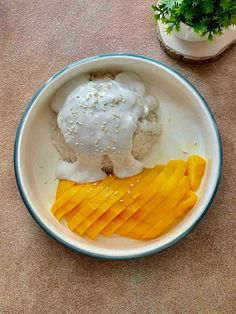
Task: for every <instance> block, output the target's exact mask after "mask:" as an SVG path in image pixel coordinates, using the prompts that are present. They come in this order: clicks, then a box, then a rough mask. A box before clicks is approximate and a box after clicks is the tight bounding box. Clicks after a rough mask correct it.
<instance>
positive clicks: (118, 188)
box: [69, 170, 147, 235]
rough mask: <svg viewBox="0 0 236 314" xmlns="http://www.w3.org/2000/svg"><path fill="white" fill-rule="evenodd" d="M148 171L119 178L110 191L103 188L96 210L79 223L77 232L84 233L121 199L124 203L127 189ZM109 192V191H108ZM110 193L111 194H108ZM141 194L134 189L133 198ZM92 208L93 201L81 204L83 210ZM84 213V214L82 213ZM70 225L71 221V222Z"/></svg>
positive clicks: (95, 206)
mask: <svg viewBox="0 0 236 314" xmlns="http://www.w3.org/2000/svg"><path fill="white" fill-rule="evenodd" d="M146 172H147V170H144V171H143V172H142V173H141V174H139V175H137V176H135V177H131V178H127V179H122V180H117V181H115V183H116V184H115V183H114V186H112V188H113V189H111V190H110V191H106V190H103V191H101V192H100V193H99V196H100V198H99V202H98V203H95V204H94V207H93V206H92V207H93V209H94V211H93V212H92V213H91V214H90V215H89V216H88V217H87V219H86V220H84V221H83V222H81V223H80V225H79V224H78V225H77V228H76V232H78V233H79V234H80V235H82V234H83V233H84V232H85V231H86V230H87V228H89V227H90V226H91V225H92V224H93V223H94V222H95V221H96V220H97V219H98V218H99V217H100V216H101V215H102V214H103V213H105V212H106V211H107V210H108V209H109V208H110V207H111V206H112V205H113V204H115V203H116V202H117V201H119V202H120V201H121V198H122V202H120V203H123V197H124V196H125V194H126V193H127V190H128V188H129V186H130V184H132V185H134V186H135V185H137V183H138V182H139V181H140V180H141V179H142V177H143V176H144V174H145V173H146ZM107 192H108V193H107ZM107 194H109V195H107ZM138 196H139V193H138V192H137V191H136V192H135V191H132V197H133V199H136V198H137V197H138ZM89 208H91V203H90V204H89V203H88V202H86V203H85V204H84V205H83V207H82V206H81V211H83V210H85V211H86V210H89ZM82 215H83V214H82ZM69 225H70V223H69Z"/></svg>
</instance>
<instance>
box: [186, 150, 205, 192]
mask: <svg viewBox="0 0 236 314" xmlns="http://www.w3.org/2000/svg"><path fill="white" fill-rule="evenodd" d="M205 167H206V161H205V160H204V159H203V158H202V157H200V156H198V155H193V156H190V157H189V158H188V172H187V173H188V176H189V181H190V185H191V187H192V189H193V191H196V190H197V189H198V188H199V186H200V183H201V180H202V177H203V175H204V172H205Z"/></svg>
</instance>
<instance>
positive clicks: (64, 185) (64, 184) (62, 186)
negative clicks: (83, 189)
mask: <svg viewBox="0 0 236 314" xmlns="http://www.w3.org/2000/svg"><path fill="white" fill-rule="evenodd" d="M75 184H76V183H75V182H73V181H68V180H60V181H59V183H58V186H57V192H56V199H57V198H59V197H60V196H61V195H62V194H64V193H65V192H66V191H67V190H69V188H71V187H72V186H73V185H75Z"/></svg>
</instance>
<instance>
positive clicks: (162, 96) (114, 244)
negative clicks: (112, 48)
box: [15, 54, 221, 258]
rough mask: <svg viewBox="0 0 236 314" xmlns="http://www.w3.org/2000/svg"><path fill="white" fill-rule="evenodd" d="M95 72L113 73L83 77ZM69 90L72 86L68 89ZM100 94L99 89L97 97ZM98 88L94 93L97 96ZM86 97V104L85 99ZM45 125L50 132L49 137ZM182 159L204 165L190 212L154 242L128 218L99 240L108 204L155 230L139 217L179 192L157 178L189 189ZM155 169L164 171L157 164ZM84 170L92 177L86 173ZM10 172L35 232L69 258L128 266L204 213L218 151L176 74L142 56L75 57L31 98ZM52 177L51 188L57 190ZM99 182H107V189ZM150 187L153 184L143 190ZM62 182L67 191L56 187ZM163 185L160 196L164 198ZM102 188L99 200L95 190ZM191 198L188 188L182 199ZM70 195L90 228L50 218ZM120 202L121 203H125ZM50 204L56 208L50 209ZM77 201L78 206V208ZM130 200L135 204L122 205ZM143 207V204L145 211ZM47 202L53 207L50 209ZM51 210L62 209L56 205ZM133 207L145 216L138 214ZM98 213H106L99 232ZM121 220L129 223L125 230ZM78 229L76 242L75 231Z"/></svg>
mask: <svg viewBox="0 0 236 314" xmlns="http://www.w3.org/2000/svg"><path fill="white" fill-rule="evenodd" d="M104 71H109V73H115V74H114V77H112V78H111V77H102V78H94V79H91V73H100V72H102V73H104ZM71 82H72V83H73V82H74V83H73V84H74V85H73V84H72V83H71ZM66 86H67V87H66ZM68 86H69V87H68ZM104 88H105V89H107V91H102V89H104ZM81 89H82V90H81ZM97 89H98V90H97ZM99 89H101V91H102V92H104V93H100V91H99ZM63 90H64V92H62V91H63ZM89 93H90V94H91V96H89V95H87V94H89ZM62 94H63V95H62ZM99 94H102V95H103V97H102V98H105V100H104V99H102V100H101V99H100V98H99V97H98V96H100V95H99ZM87 96H88V99H86V97H87ZM63 97H64V98H63ZM76 97H77V98H76ZM98 98H99V99H98ZM158 103H159V106H158ZM96 104H97V105H96ZM94 105H95V108H93V107H94ZM124 106H125V107H124ZM84 107H86V108H84ZM87 107H91V108H87ZM52 109H53V110H54V112H53V110H52ZM83 111H84V112H83ZM112 113H113V114H114V115H113V114H112ZM56 115H57V117H55V116H56ZM108 116H109V117H108ZM116 116H119V117H120V118H117V117H116ZM77 118H78V119H77ZM117 119H118V120H117ZM60 120H61V121H60ZM72 120H73V121H72ZM97 120H98V121H97ZM52 121H54V122H53V123H54V126H53V128H54V131H55V132H54V131H52ZM55 121H56V125H55ZM71 121H72V122H71ZM96 122H97V123H98V124H96ZM104 122H105V124H104ZM69 123H71V124H72V125H69ZM73 124H75V125H73ZM97 125H98V127H99V130H98V127H97ZM116 125H118V126H117V127H116ZM76 126H78V127H76ZM71 127H72V128H71ZM68 128H69V130H68ZM116 131H118V132H116ZM58 133H59V134H60V136H59V137H58V138H57V139H55V134H58ZM53 134H54V135H53ZM77 134H78V136H77ZM52 135H53V136H52ZM135 137H136V140H135ZM98 138H100V139H98ZM97 140H98V141H97ZM63 141H64V143H63V144H62V142H63ZM99 141H100V143H99ZM142 141H144V142H143V143H144V144H143V143H142ZM65 143H66V145H67V146H66V148H65V145H64V144H65ZM140 143H142V145H140ZM145 143H147V145H145ZM81 144H83V145H81ZM112 144H114V145H112ZM142 147H143V150H142ZM143 152H144V153H143ZM191 155H194V156H196V155H200V156H201V157H199V158H202V159H204V160H206V169H205V172H204V176H203V179H202V182H201V185H200V187H197V190H196V189H195V191H194V193H195V195H196V197H197V200H195V202H194V206H192V207H191V208H188V210H186V212H184V213H182V215H181V216H180V217H177V216H176V219H175V220H174V221H169V223H168V224H166V228H165V229H164V230H162V231H161V232H159V233H157V235H156V236H155V235H154V233H152V232H149V233H148V228H147V225H144V224H143V220H140V221H138V220H134V219H133V216H132V215H131V216H129V217H128V216H127V217H126V221H123V222H126V225H124V226H123V229H122V228H121V230H120V232H118V233H115V232H114V233H112V236H110V234H109V233H108V232H107V234H106V232H104V230H105V229H101V223H102V224H103V225H102V228H103V227H104V226H105V227H104V228H106V227H107V226H109V223H110V222H113V225H114V219H116V220H117V217H116V216H109V219H110V220H108V217H107V216H108V213H111V208H113V209H114V207H113V206H116V209H117V211H118V212H119V215H120V214H123V215H124V213H125V212H123V211H124V210H126V209H127V210H129V209H130V208H133V212H131V214H136V216H135V217H136V218H135V219H138V218H140V219H141V218H142V219H145V222H148V221H149V222H150V221H151V222H152V221H153V219H155V217H157V221H155V224H156V223H158V219H159V218H158V216H152V217H151V216H150V215H149V214H150V210H151V211H153V210H154V209H156V208H155V206H154V205H155V204H156V202H157V203H158V202H159V203H158V204H162V205H164V204H165V206H167V205H166V204H167V203H168V202H167V200H169V199H171V197H169V196H170V195H171V196H172V195H175V196H178V197H179V198H181V196H180V194H179V193H176V192H175V193H172V192H173V191H174V190H173V187H172V188H171V187H170V183H171V184H173V182H172V181H170V182H169V185H165V189H163V188H162V186H163V181H161V179H160V178H159V179H157V178H158V177H159V176H160V174H161V173H162V172H163V173H164V174H166V173H168V171H169V172H171V171H172V172H175V171H176V168H178V173H181V176H182V177H181V176H180V177H179V179H178V180H179V181H176V182H175V184H176V185H180V186H181V189H182V187H183V186H184V189H188V188H187V185H188V183H187V181H186V180H187V179H186V178H187V177H188V179H189V180H188V181H189V182H190V183H191V179H190V177H191V175H190V172H191V174H192V170H191V171H190V170H188V169H190V168H189V166H188V165H189V164H191V159H189V156H191ZM121 156H122V158H120V157H121ZM194 156H193V157H194ZM62 159H64V161H62ZM171 160H177V161H178V160H181V162H177V163H176V162H172V166H170V165H169V166H168V164H169V162H170V161H171ZM187 160H189V162H188V161H187ZM192 160H193V159H192ZM182 161H183V162H182ZM198 161H199V160H198ZM165 164H167V166H168V167H167V166H163V165H165ZM173 164H174V166H173ZM91 165H92V168H93V171H90V170H91ZM177 166H178V167H177ZM71 167H72V168H71ZM163 167H164V168H165V171H164V170H163ZM171 167H172V168H173V169H172V168H171ZM193 168H194V167H192V168H191V169H193ZM143 169H144V170H143ZM171 169H172V170H171ZM15 170H16V178H17V182H18V186H19V189H20V192H21V195H22V197H23V200H24V202H25V204H26V206H27V208H28V209H29V211H30V213H31V214H32V215H33V217H34V218H35V219H36V220H37V222H38V223H39V224H40V225H41V226H42V227H43V228H44V230H46V231H47V232H48V233H49V234H50V235H52V236H53V237H54V238H55V239H57V240H58V241H60V242H61V243H63V244H65V245H66V246H68V247H70V248H72V249H74V250H76V251H79V252H82V253H85V254H90V255H93V256H98V257H105V258H133V257H140V256H145V255H148V254H151V253H154V252H157V251H160V250H162V249H164V248H166V247H168V246H170V245H172V244H173V243H175V242H176V241H178V240H179V239H180V238H182V237H184V236H185V235H186V234H187V233H188V232H189V231H190V230H191V229H192V228H193V226H194V225H196V223H197V222H198V221H199V220H200V218H201V217H202V216H203V214H204V213H205V211H206V209H207V208H208V207H209V205H210V203H211V201H212V199H213V197H214V194H215V192H216V189H217V185H218V182H219V178H220V173H221V146H220V139H219V134H218V129H217V126H216V123H215V121H214V118H213V116H212V114H211V112H210V110H209V108H208V106H207V104H206V103H205V101H204V99H203V98H202V97H201V95H200V94H199V93H198V92H197V90H196V89H195V88H194V87H193V86H192V85H191V84H190V83H189V82H188V81H186V80H185V79H184V78H183V77H182V76H181V75H180V74H178V73H176V72H175V71H174V70H172V69H170V68H169V67H167V66H165V65H163V64H161V63H159V62H157V61H155V60H152V59H149V58H145V57H141V56H132V55H124V54H113V55H104V56H98V57H93V58H88V59H84V60H81V61H79V62H77V63H75V64H72V65H70V66H68V67H66V68H64V69H63V70H61V71H60V72H59V73H57V74H56V75H55V76H53V77H52V78H51V79H50V80H49V81H48V82H46V83H45V85H44V86H43V87H42V88H41V89H40V90H39V91H38V92H37V93H36V95H35V96H34V97H33V99H32V100H31V102H30V104H29V106H28V108H27V110H26V112H25V114H24V116H23V118H22V120H21V123H20V125H19V128H18V132H17V138H16V146H15ZM154 171H156V172H155V173H154ZM181 171H182V172H181ZM111 172H112V173H113V174H112V175H110V173H111ZM69 174H71V175H72V176H71V175H69ZM164 174H162V176H163V175H164ZM137 176H140V177H139V179H136V177H137ZM149 176H150V177H149ZM133 178H135V180H136V181H138V180H139V181H140V182H137V184H138V186H137V187H135V189H134V191H135V193H133V191H132V189H131V187H132V186H131V185H135V184H136V181H135V182H134V183H132V182H133V181H132V180H134V179H133ZM145 178H146V179H145ZM57 179H59V180H60V183H59V185H58V180H57ZM144 179H145V181H144ZM182 179H183V180H182ZM105 180H107V181H105ZM109 180H111V181H112V180H113V183H112V182H110V181H109ZM122 180H123V181H122ZM155 180H156V181H155ZM181 180H182V181H181ZM91 181H92V182H91ZM154 181H155V184H156V185H153V182H154ZM180 181H181V182H182V183H180ZM65 182H66V183H65ZM70 182H72V183H70ZM73 182H74V183H73ZM102 182H106V184H104V183H102ZM142 182H145V184H142ZM158 182H159V183H158ZM160 182H162V184H161V183H160ZM68 183H69V184H73V186H68V185H67V186H66V184H68ZM157 183H158V184H157ZM93 184H94V188H92V186H93ZM199 184H200V181H199ZM60 186H61V188H60V191H59V192H58V189H59V187H60ZM84 186H86V188H85V187H84ZM130 186H131V187H130ZM88 187H89V189H92V191H91V193H92V194H90V196H91V195H92V196H93V197H90V196H88V195H87V194H86V193H87V192H86V193H84V192H81V188H82V189H83V191H87V190H89V189H88ZM150 187H152V189H151V188H150ZM154 187H156V190H155V189H154ZM167 187H169V194H165V193H167V192H166V191H167ZM63 189H65V190H63ZM96 189H99V190H96ZM106 189H107V190H108V193H105V192H104V190H106ZM181 189H180V190H181ZM56 190H57V192H58V195H57V196H56ZM62 190H63V191H62ZM130 190H131V191H130ZM180 190H179V191H180ZM181 191H182V190H181ZM191 191H192V189H191V188H189V189H188V193H190V192H191ZM62 192H63V193H62ZM116 192H117V193H116ZM61 193H62V194H61ZM66 193H67V194H66ZM73 193H75V194H77V196H78V198H79V201H78V204H76V203H75V205H74V207H76V206H77V205H78V208H77V209H79V207H80V208H82V210H83V213H86V215H87V217H90V218H91V217H93V219H95V220H91V219H90V220H89V223H88V221H87V220H86V221H83V220H81V219H82V218H81V217H80V216H79V211H77V212H76V211H75V212H74V213H73V215H74V216H75V215H77V216H76V219H74V220H73V223H71V225H70V226H72V228H68V226H67V223H68V219H70V218H71V217H70V215H69V216H67V217H65V218H66V219H64V217H62V219H61V217H60V219H61V220H60V221H58V220H57V219H56V218H58V217H57V215H56V212H57V211H58V210H60V211H61V213H62V207H63V206H64V207H63V210H64V209H65V208H67V209H68V208H69V205H68V204H69V203H68V200H66V199H65V195H69V194H70V195H72V194H73ZM89 193H90V192H89ZM119 193H120V194H119ZM132 193H133V194H132ZM149 193H153V194H151V195H150V198H149V197H147V196H148V195H149ZM155 193H156V194H157V193H159V195H158V198H157V199H155V198H152V202H150V199H151V197H154V194H155ZM63 194H64V196H63ZM106 194H108V200H105V199H104V198H103V197H107V195H106ZM117 194H118V196H117V197H115V195H117ZM130 194H131V196H128V195H130ZM73 195H74V194H73ZM62 196H63V197H64V198H63V197H62ZM98 196H99V197H98ZM60 197H61V199H60V202H61V203H60V202H58V199H59V198H60ZM131 197H133V201H132V199H130V198H131ZM183 197H184V196H183ZM78 198H74V200H75V199H76V200H78ZM98 199H99V201H98ZM140 199H142V201H140ZM63 202H64V203H63ZM81 202H84V203H83V206H82V205H81ZM117 202H119V203H120V205H122V203H124V202H125V204H126V205H127V208H126V207H125V206H123V207H122V206H120V205H119V206H118V205H117ZM135 202H136V204H137V205H135V206H134V205H132V204H133V203H135ZM142 202H143V203H142ZM148 202H150V203H149V205H148V206H147V203H148ZM163 202H164V203H163ZM169 202H170V201H169ZM62 203H63V204H62ZM94 203H96V204H95V205H94ZM55 204H57V205H56V206H54V205H55ZM60 204H62V205H63V206H61V207H60ZM65 204H67V205H66V206H65ZM70 204H71V203H70ZM101 204H102V206H100V205H101ZM104 204H106V206H105V205H104ZM153 204H154V205H153ZM52 205H53V206H54V209H55V208H56V210H55V212H54V211H53V210H52V211H51V208H53V207H52ZM144 205H145V206H144ZM176 205H177V204H176ZM70 206H71V208H69V209H70V211H69V212H68V213H69V214H70V212H71V209H73V206H72V205H70ZM100 207H101V208H100ZM88 208H92V209H91V211H88ZM134 208H135V210H134ZM175 208H176V206H175ZM143 209H145V210H146V211H147V212H145V213H144V212H143ZM82 210H81V212H82ZM168 210H169V208H168ZM113 212H114V210H113ZM52 213H53V214H55V216H54V215H53V214H52ZM68 213H66V214H68ZM95 213H96V214H95ZM137 213H139V214H138V215H137ZM156 214H159V212H156ZM91 215H92V216H91ZM103 215H107V216H105V217H106V224H105V223H104V221H105V220H104V219H105V218H104V216H103ZM148 215H149V216H148ZM87 217H84V218H87ZM102 217H103V218H102ZM147 217H149V220H148V219H147ZM169 217H171V215H169ZM72 218H73V217H72ZM84 218H83V219H84ZM130 218H131V220H132V219H133V222H132V224H131V220H130ZM75 221H76V223H75ZM127 221H129V223H128V224H127ZM80 223H82V226H83V230H82V229H81V226H80ZM69 224H70V222H69ZM136 224H139V226H140V228H138V229H137V228H136V229H137V230H136V231H138V232H133V233H132V232H131V231H132V230H129V229H130V228H131V227H134V226H135V225H136ZM94 225H96V226H97V227H96V228H95V227H94ZM141 225H142V228H143V229H142V228H141ZM70 226H69V227H70ZM78 226H80V227H79V230H80V231H79V232H80V233H81V235H80V233H79V232H76V229H77V227H78ZM84 226H87V227H86V228H90V227H92V226H93V232H95V231H94V230H95V229H96V236H95V238H94V239H93V236H91V237H89V233H88V234H86V230H87V229H86V228H85V227H84ZM120 227H122V226H120ZM99 228H100V229H101V230H100V229H99ZM98 229H99V230H100V231H101V232H100V233H98V231H97V230H98ZM108 229H109V228H108ZM131 229H132V228H131ZM139 230H142V232H143V230H145V235H149V236H148V237H147V236H146V238H145V237H143V236H142V234H140V232H139ZM158 230H159V231H160V230H161V229H158ZM102 231H103V233H105V234H103V233H102ZM78 233H79V234H78ZM91 234H95V233H91ZM130 235H131V236H130Z"/></svg>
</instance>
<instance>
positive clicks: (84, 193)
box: [56, 176, 115, 219]
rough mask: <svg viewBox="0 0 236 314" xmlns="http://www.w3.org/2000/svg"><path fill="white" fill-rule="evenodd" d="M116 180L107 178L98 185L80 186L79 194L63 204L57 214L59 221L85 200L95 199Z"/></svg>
mask: <svg viewBox="0 0 236 314" xmlns="http://www.w3.org/2000/svg"><path fill="white" fill-rule="evenodd" d="M114 180H115V177H114V176H112V177H110V176H107V177H106V178H105V179H104V180H103V181H100V182H98V183H96V184H94V183H88V184H80V185H79V186H80V189H79V190H78V192H77V193H76V194H75V195H73V197H72V198H71V199H70V200H69V201H68V202H66V203H65V204H63V206H62V207H61V208H60V209H59V210H58V211H57V212H56V217H57V219H61V218H62V217H63V216H64V215H65V214H66V213H68V212H70V211H71V210H72V209H73V208H75V206H79V204H80V202H82V201H83V200H84V199H86V198H90V199H91V200H93V199H95V198H96V196H97V194H98V193H99V192H100V191H101V190H103V189H104V188H105V187H107V186H108V185H109V184H110V183H111V182H112V181H114Z"/></svg>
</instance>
